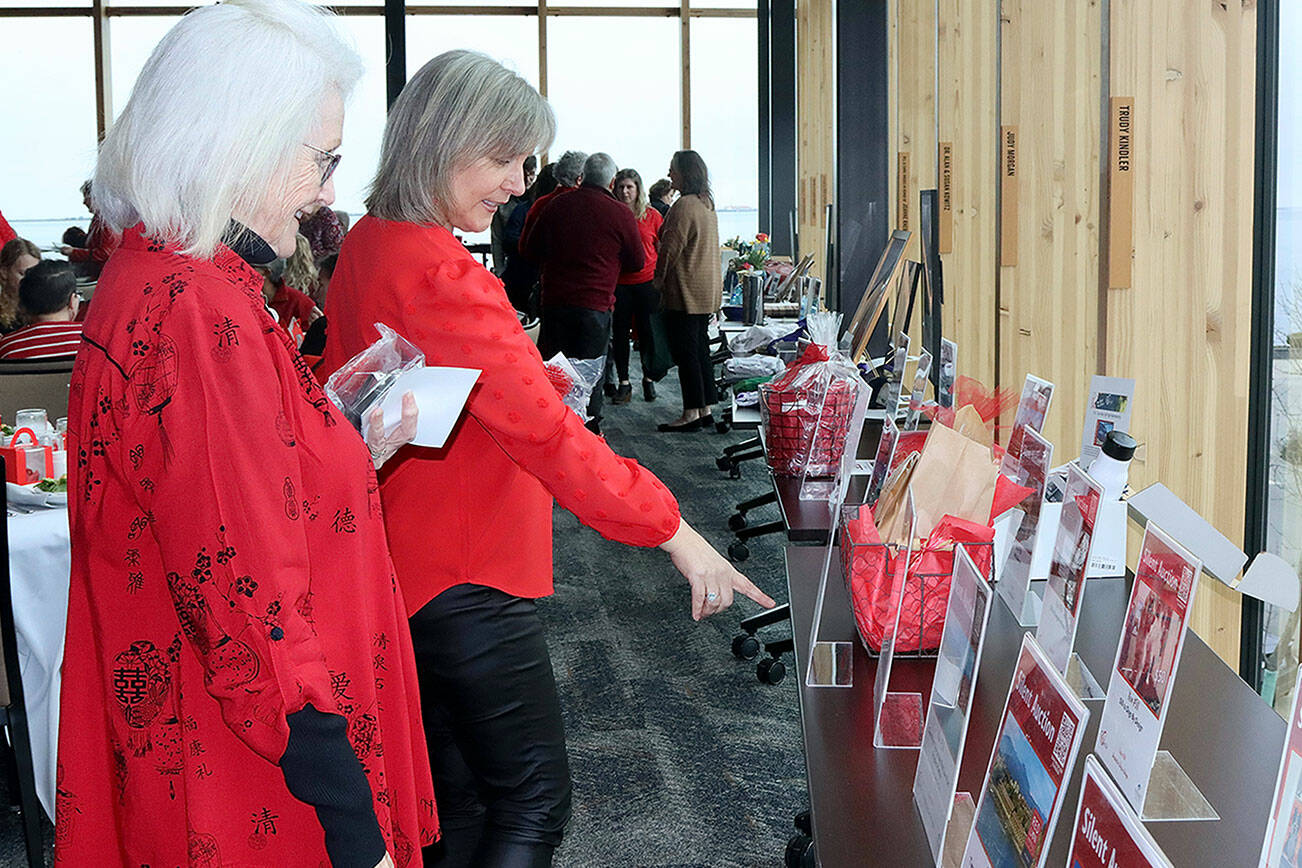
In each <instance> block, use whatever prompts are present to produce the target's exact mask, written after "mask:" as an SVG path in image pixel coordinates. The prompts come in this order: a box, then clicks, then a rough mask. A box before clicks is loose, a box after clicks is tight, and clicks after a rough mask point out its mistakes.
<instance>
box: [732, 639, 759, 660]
mask: <svg viewBox="0 0 1302 868" xmlns="http://www.w3.org/2000/svg"><path fill="white" fill-rule="evenodd" d="M759 653H760V641H759V640H758V639H756V638H755V637H754V636H752V635H750V634H749V633H739V634H737V635H736V636H733V637H732V654H733V656H734V657H736V658H737V659H738V660H754V659H755V658H756V657H758V656H759Z"/></svg>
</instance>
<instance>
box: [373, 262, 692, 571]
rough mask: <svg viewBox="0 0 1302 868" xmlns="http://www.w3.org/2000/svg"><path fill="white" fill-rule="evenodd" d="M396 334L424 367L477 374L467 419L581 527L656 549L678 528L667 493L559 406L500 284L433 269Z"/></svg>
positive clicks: (461, 266) (473, 272) (454, 267)
mask: <svg viewBox="0 0 1302 868" xmlns="http://www.w3.org/2000/svg"><path fill="white" fill-rule="evenodd" d="M395 327H396V326H395ZM398 331H400V332H401V333H402V334H403V335H405V336H406V337H407V338H408V339H409V340H411V341H412V342H414V343H416V344H417V345H418V346H420V348H421V349H422V350H423V351H424V352H425V358H426V362H427V363H428V364H430V365H454V366H459V367H469V368H478V369H479V370H481V371H482V372H483V373H482V374H480V377H479V381H478V383H477V384H476V386H475V388H474V391H473V392H471V395H470V400H469V402H468V406H467V409H468V412H469V413H470V415H471V417H472V418H473V421H474V422H476V423H478V424H479V425H482V426H483V427H484V429H485V430H486V431H487V432H488V433H489V435H490V436H491V437H492V438H493V439H494V440H495V441H496V442H497V444H498V445H499V446H500V447H501V448H502V450H503V451H505V452H506V453H507V454H508V455H510V456H511V458H512V460H514V461H515V462H516V463H517V464H518V465H520V467H522V468H523V469H525V470H526V471H528V472H529V473H531V474H532V475H533V476H535V477H536V478H537V479H538V481H539V482H541V483H542V485H543V486H544V487H545V488H546V489H547V490H548V492H550V493H551V495H552V496H553V497H554V498H556V500H557V502H559V503H560V504H561V506H563V507H565V508H566V509H568V510H569V511H570V512H572V513H574V514H575V515H576V516H577V517H578V518H579V520H580V521H582V522H583V523H584V524H586V525H588V526H589V527H591V528H593V529H594V530H596V531H597V532H598V533H600V534H601V535H602V536H604V537H606V538H607V539H612V540H616V541H618V542H622V543H627V544H629V545H638V546H656V545H660V544H661V543H663V542H665V541H666V540H668V539H669V538H670V537H671V536H673V535H674V533H675V532H676V531H677V530H678V524H679V513H678V502H677V501H676V500H675V499H674V496H673V495H672V494H671V493H670V492H669V489H668V488H666V487H665V486H664V483H662V482H661V481H660V480H659V479H657V478H656V477H655V475H654V474H652V473H651V472H650V471H649V470H647V469H646V468H645V467H642V466H641V465H640V464H638V463H637V462H636V461H633V460H632V459H630V458H623V457H621V456H619V455H616V454H615V453H614V452H613V451H611V449H610V447H609V446H608V445H607V444H606V441H605V440H603V439H602V438H600V437H598V436H597V435H596V434H593V433H592V432H591V431H589V430H588V429H587V428H585V427H583V422H582V420H580V419H579V417H578V415H577V414H575V413H574V412H573V411H572V410H570V409H569V408H567V407H566V406H565V405H564V404H563V403H562V402H561V400H560V398H559V397H558V396H557V395H556V392H555V390H554V389H553V388H552V386H551V384H550V382H549V381H548V379H547V374H546V371H545V370H544V368H543V363H542V357H541V356H539V355H538V350H537V348H536V347H534V345H533V342H532V341H530V340H529V338H528V337H527V336H526V335H525V333H524V331H523V330H522V329H521V328H520V321H519V319H518V318H517V317H516V314H515V311H513V310H512V309H511V306H510V303H509V302H508V301H507V299H506V295H505V294H504V293H503V291H502V287H501V283H500V282H499V281H498V280H497V279H496V278H494V277H493V276H492V275H491V274H489V273H488V272H487V271H485V270H484V269H483V267H482V266H480V265H479V264H478V263H476V262H472V261H467V260H457V261H454V262H451V263H447V264H444V265H442V266H439V267H436V268H434V269H431V270H430V271H429V272H428V273H427V274H426V280H425V281H424V282H423V284H422V285H420V286H419V288H418V290H417V291H416V292H414V293H412V296H411V297H410V298H409V299H407V301H406V305H405V307H404V321H403V323H402V327H401V328H399V329H398Z"/></svg>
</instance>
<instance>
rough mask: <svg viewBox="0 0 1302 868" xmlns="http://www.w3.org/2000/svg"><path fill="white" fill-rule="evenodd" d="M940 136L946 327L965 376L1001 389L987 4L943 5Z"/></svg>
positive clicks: (995, 38) (993, 79)
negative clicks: (946, 187) (947, 194)
mask: <svg viewBox="0 0 1302 868" xmlns="http://www.w3.org/2000/svg"><path fill="white" fill-rule="evenodd" d="M937 45H938V52H939V59H938V62H937V66H938V69H939V76H938V79H939V96H938V100H937V115H938V126H939V130H940V132H939V138H940V141H942V142H951V143H952V144H953V151H952V153H953V162H952V171H951V173H950V175H951V179H952V184H951V209H952V215H953V250H952V252H950V253H942V254H941V257H940V258H941V262H942V267H943V269H944V275H945V306H944V308H943V312H942V313H943V323H942V330H943V331H944V333H945V334H946V335H947V336H949V337H952V338H953V339H954V340H955V341H957V342H958V346H959V367H960V373H963V374H967V375H968V376H972V377H976V378H977V379H978V380H980V381H981V382H983V383H985V384H986V385H987V386H993V385H995V376H996V367H995V365H996V362H995V360H996V357H997V348H998V340H999V334H998V331H997V326H998V319H997V317H996V316H995V314H996V311H997V310H998V296H997V295H996V280H995V277H996V263H995V249H996V246H997V244H998V238H997V236H996V234H995V231H996V225H995V216H996V214H995V207H996V200H997V190H998V184H999V175H998V170H997V165H998V162H997V161H998V149H999V143H998V135H999V116H998V113H997V104H998V70H999V14H998V10H997V9H996V8H995V7H994V6H992V5H991V4H990V3H989V2H987V0H940V14H939V20H938V22H937Z"/></svg>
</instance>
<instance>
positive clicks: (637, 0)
mask: <svg viewBox="0 0 1302 868" xmlns="http://www.w3.org/2000/svg"><path fill="white" fill-rule="evenodd" d="M73 2H74V3H76V0H73ZM133 2H138V0H133ZM648 2H649V0H631V2H629V3H628V5H637V6H642V5H647V4H648ZM614 3H615V0H610V2H609V3H607V2H605V0H602V2H599V3H597V2H595V0H591V2H590V0H580V2H576V3H570V4H569V5H614ZM19 5H41V4H40V2H39V0H26V3H23V2H20V3H19ZM78 5H80V4H78ZM139 5H155V3H153V2H150V0H146V2H141V3H140V4H139ZM651 5H663V2H662V0H657V3H652V4H651ZM710 5H711V6H737V5H743V6H744V5H746V4H745V0H722V2H715V0H711V4H710ZM750 5H751V6H752V7H753V5H754V4H753V2H752V3H751V4H750ZM176 20H177V19H176V18H175V17H174V16H158V17H153V16H150V17H136V16H131V17H114V18H112V19H110V28H111V34H110V41H109V44H110V50H111V55H110V56H111V81H112V98H113V107H114V112H115V113H116V112H117V111H120V110H121V108H122V106H124V105H125V104H126V101H127V98H128V96H129V95H130V92H131V87H132V85H133V84H134V82H135V79H136V76H137V75H138V74H139V72H140V69H141V67H142V66H143V65H144V62H145V60H146V59H147V58H148V56H149V53H150V51H152V49H153V47H154V45H155V44H156V43H157V42H158V40H159V38H161V37H162V35H163V34H164V33H166V32H167V30H168V28H170V27H171V26H172V25H173V24H174V23H175V22H176ZM339 24H340V25H341V27H342V28H343V30H344V31H345V33H346V35H347V36H348V37H349V38H350V39H351V40H352V42H353V44H354V45H355V47H356V48H357V50H358V52H359V53H360V54H361V56H362V59H363V62H364V63H365V64H366V74H365V76H364V77H363V79H362V81H361V82H360V83H359V85H358V87H357V90H356V91H355V92H354V94H353V98H352V100H351V102H350V103H349V106H348V110H347V117H346V119H345V125H344V143H343V147H342V149H341V152H342V153H343V155H344V158H343V160H342V161H341V162H340V164H339V169H338V171H337V172H336V174H335V186H336V191H337V194H336V195H337V201H336V203H335V207H336V208H343V209H345V210H347V211H349V212H352V213H361V212H362V211H364V210H365V208H364V206H363V204H362V202H363V199H364V197H365V190H366V186H367V184H368V183H369V181H370V178H371V174H372V173H373V172H374V169H375V165H376V162H377V160H378V156H379V147H380V141H381V138H382V135H383V131H384V115H385V92H384V52H385V42H384V26H383V19H382V18H381V17H380V16H364V17H363V16H349V17H342V18H340V19H339ZM3 27H4V31H5V39H4V43H5V48H4V51H2V52H0V82H3V83H4V88H3V90H4V92H5V94H6V103H7V108H8V113H7V114H8V117H9V118H10V119H16V118H23V119H25V120H24V121H23V122H22V123H8V122H7V123H6V124H5V131H4V133H3V134H0V166H4V170H3V173H2V174H0V212H3V213H4V215H5V216H6V218H8V219H9V220H10V221H11V222H18V221H27V220H32V219H46V218H50V219H55V221H56V225H57V229H54V228H51V230H50V231H51V232H52V236H51V237H57V235H58V234H59V232H60V231H61V230H62V226H63V225H64V223H61V222H59V221H65V222H71V221H74V220H82V221H85V219H86V212H85V210H84V209H83V207H82V205H81V195H80V193H79V192H78V187H79V185H80V184H81V182H82V180H84V179H85V178H86V177H88V176H89V175H90V173H91V171H92V168H93V165H94V158H95V93H94V91H95V79H94V73H93V66H92V61H93V55H94V52H93V50H92V38H91V25H90V19H89V18H87V19H76V18H59V19H21V18H20V19H7V20H5V21H4V25H3ZM547 43H548V49H549V50H548V91H549V94H548V96H549V100H550V102H551V103H552V106H553V109H554V110H555V112H556V115H557V121H558V132H557V137H556V142H555V143H554V145H553V147H552V150H551V154H552V157H553V159H554V158H555V156H557V155H559V154H560V153H561V152H562V151H564V150H566V149H569V148H575V149H578V150H582V151H587V152H592V151H598V150H600V151H606V152H607V153H609V154H610V155H611V156H613V157H614V158H615V161H616V163H618V164H619V166H620V167H621V168H626V167H632V168H635V169H637V170H638V171H639V172H640V173H641V174H642V176H643V180H644V181H645V183H646V184H647V185H650V184H651V183H652V182H653V181H655V180H656V179H657V178H660V177H662V176H664V175H665V173H666V171H667V169H668V166H669V158H670V156H672V154H673V152H674V151H675V150H677V149H678V148H679V147H680V146H681V145H680V136H681V121H680V115H679V104H680V100H681V86H680V62H679V54H680V51H679V21H678V19H677V18H664V17H648V18H580V17H553V18H550V19H549V20H548V33H547ZM452 48H472V49H475V50H478V51H483V52H484V53H486V54H488V55H489V56H491V57H493V58H495V59H497V60H499V61H501V62H502V63H504V64H505V65H506V66H508V67H509V68H511V69H514V70H515V71H516V72H518V73H520V75H521V76H523V77H524V78H525V79H526V80H528V81H529V82H530V83H531V84H533V85H534V86H535V87H536V86H537V84H538V20H537V18H536V17H535V16H520V17H516V16H429V15H419V16H409V17H408V19H407V71H408V73H409V74H410V73H413V72H415V71H416V70H417V69H419V68H420V66H421V65H422V64H423V63H424V62H425V61H426V60H428V59H429V58H431V57H433V56H435V55H437V54H439V53H441V52H443V51H446V50H449V49H452ZM690 68H691V75H692V105H691V112H692V146H693V147H694V148H695V149H696V150H698V151H700V152H701V155H702V156H703V157H704V159H705V161H706V163H707V165H709V167H710V171H711V176H712V182H713V185H714V190H715V195H716V199H717V201H718V203H719V205H720V207H721V208H729V207H742V208H754V207H755V206H756V203H757V202H758V190H757V182H756V178H757V175H758V169H757V166H758V144H757V137H756V120H755V107H756V103H757V97H756V78H757V75H756V23H755V20H754V19H728V18H723V19H719V18H693V19H691V55H690ZM750 219H751V221H752V222H753V216H752V217H751V218H750ZM722 231H724V230H723V227H721V232H722ZM752 231H754V230H752ZM734 234H735V233H734ZM33 240H38V239H33Z"/></svg>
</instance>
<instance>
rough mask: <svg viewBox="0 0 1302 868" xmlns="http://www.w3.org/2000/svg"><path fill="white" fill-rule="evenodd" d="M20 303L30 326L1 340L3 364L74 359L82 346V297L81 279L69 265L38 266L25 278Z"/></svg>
mask: <svg viewBox="0 0 1302 868" xmlns="http://www.w3.org/2000/svg"><path fill="white" fill-rule="evenodd" d="M18 300H19V303H20V304H21V305H22V310H23V314H24V315H25V316H26V317H27V322H28V325H25V326H23V327H22V328H20V329H18V331H15V332H11V333H10V334H8V335H5V336H4V337H3V338H0V360H4V361H13V360H16V359H70V358H72V357H73V356H75V355H77V347H78V346H79V345H80V344H81V323H79V322H74V320H76V318H77V308H78V307H79V306H80V305H81V296H79V295H77V277H76V275H75V274H74V273H73V270H72V266H71V265H69V264H68V263H66V262H58V261H55V260H45V261H43V262H38V263H37V264H36V265H33V266H32V267H31V268H29V269H28V270H27V273H26V274H25V275H23V279H22V282H21V283H20V284H19V285H18Z"/></svg>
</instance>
